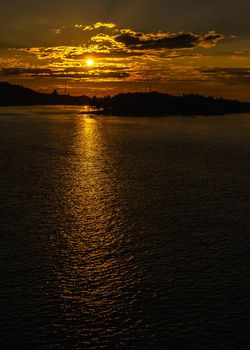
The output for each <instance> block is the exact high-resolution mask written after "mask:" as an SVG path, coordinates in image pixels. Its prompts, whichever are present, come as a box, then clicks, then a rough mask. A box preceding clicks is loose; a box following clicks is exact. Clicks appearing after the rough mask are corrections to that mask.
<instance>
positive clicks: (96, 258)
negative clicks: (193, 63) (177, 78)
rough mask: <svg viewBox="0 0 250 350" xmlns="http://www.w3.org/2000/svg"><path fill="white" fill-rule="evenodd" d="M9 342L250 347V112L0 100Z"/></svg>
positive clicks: (4, 340) (27, 345)
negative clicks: (211, 113)
mask: <svg viewBox="0 0 250 350" xmlns="http://www.w3.org/2000/svg"><path fill="white" fill-rule="evenodd" d="M0 149H1V156H0V204H1V215H0V229H1V235H0V247H1V265H0V302H1V314H0V322H1V327H0V332H1V337H0V348H1V349H10V348H12V349H87V350H89V349H93V350H94V349H140V350H141V349H142V350H144V349H152V350H153V349H170V350H172V349H180V350H182V349H183V350H186V349H199V350H202V349H213V350H214V349H249V344H250V336H249V325H250V313H249V309H250V283H249V282H250V280H249V278H250V272H249V252H250V237H249V234H250V230H249V227H250V225H249V223H250V222H249V221H250V219H249V213H250V200H249V188H250V166H249V161H250V115H234V116H227V117H196V118H156V119H154V118H124V117H123V118H122V117H88V116H83V115H82V116H81V115H77V110H76V109H74V108H71V109H70V108H66V109H63V108H59V107H54V108H52V107H51V108H45V107H44V108H32V109H28V108H24V107H23V108H1V109H0Z"/></svg>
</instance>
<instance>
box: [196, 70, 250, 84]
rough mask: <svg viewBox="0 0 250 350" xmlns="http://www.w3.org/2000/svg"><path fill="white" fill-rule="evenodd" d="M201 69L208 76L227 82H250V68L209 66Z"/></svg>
mask: <svg viewBox="0 0 250 350" xmlns="http://www.w3.org/2000/svg"><path fill="white" fill-rule="evenodd" d="M200 71H201V73H202V74H204V75H205V76H207V78H210V79H212V80H216V81H222V82H223V83H225V84H234V83H237V84H238V83H242V84H246V83H247V84H249V83H250V68H245V67H244V68H241V67H240V68H231V67H209V68H202V69H201V70H200Z"/></svg>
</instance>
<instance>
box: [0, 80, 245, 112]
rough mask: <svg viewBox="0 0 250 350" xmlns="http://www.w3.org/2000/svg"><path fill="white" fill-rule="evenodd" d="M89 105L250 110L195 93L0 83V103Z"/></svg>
mask: <svg viewBox="0 0 250 350" xmlns="http://www.w3.org/2000/svg"><path fill="white" fill-rule="evenodd" d="M31 105H79V106H83V105H90V106H94V107H97V109H99V110H97V111H96V112H95V113H98V114H105V115H127V116H143V115H144V116H167V115H222V114H230V113H250V103H249V102H240V101H237V100H226V99H223V98H215V97H205V96H201V95H196V94H189V95H186V94H184V95H182V96H173V95H169V94H163V93H160V92H134V93H123V94H118V95H115V96H113V97H110V96H105V97H102V98H98V97H92V98H91V97H88V96H85V95H82V96H71V95H67V94H64V95H60V94H58V93H57V91H56V90H54V91H53V92H52V93H51V94H45V93H40V92H36V91H34V90H32V89H28V88H25V87H23V86H19V85H12V84H9V83H6V82H0V106H31Z"/></svg>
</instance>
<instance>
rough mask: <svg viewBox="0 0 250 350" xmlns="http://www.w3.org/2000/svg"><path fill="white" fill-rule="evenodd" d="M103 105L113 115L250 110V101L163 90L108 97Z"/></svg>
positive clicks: (216, 113)
mask: <svg viewBox="0 0 250 350" xmlns="http://www.w3.org/2000/svg"><path fill="white" fill-rule="evenodd" d="M99 107H102V108H103V109H104V113H105V114H113V115H115V114H116V115H145V116H147V115H149V116H150V115H155V116H164V115H199V114H201V115H220V114H230V113H250V103H248V102H240V101H237V100H226V99H222V98H214V97H205V96H201V95H196V94H189V95H185V94H184V95H182V96H173V95H168V94H163V93H159V92H148V93H146V92H145V93H143V92H135V93H125V94H118V95H115V96H113V97H109V96H107V97H106V98H104V99H103V100H102V101H101V103H100V104H99Z"/></svg>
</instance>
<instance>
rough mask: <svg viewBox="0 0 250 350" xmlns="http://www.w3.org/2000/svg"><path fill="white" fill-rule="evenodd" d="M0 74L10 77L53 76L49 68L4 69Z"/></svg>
mask: <svg viewBox="0 0 250 350" xmlns="http://www.w3.org/2000/svg"><path fill="white" fill-rule="evenodd" d="M0 74H1V75H2V76H10V75H43V74H46V75H52V74H53V71H52V69H48V68H19V67H17V68H16V67H15V68H2V69H1V70H0Z"/></svg>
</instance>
